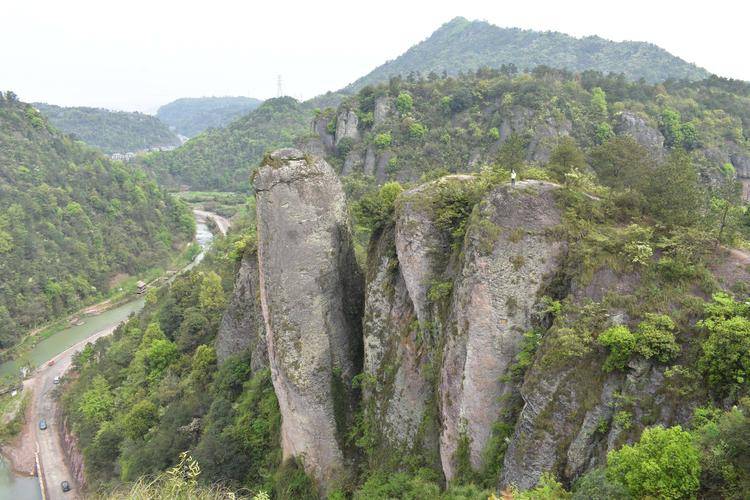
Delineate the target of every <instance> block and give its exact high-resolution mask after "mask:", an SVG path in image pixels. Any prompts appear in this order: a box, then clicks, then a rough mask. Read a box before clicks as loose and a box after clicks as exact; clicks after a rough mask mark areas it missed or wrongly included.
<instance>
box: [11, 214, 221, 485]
mask: <svg viewBox="0 0 750 500" xmlns="http://www.w3.org/2000/svg"><path fill="white" fill-rule="evenodd" d="M195 239H196V241H197V242H198V243H199V244H200V246H201V248H202V249H203V251H202V252H201V253H199V254H198V255H197V256H196V257H195V259H194V260H193V262H192V263H190V264H189V265H188V266H187V267H186V268H185V270H188V269H191V268H193V267H194V266H195V265H197V264H198V263H199V262H200V261H201V260H203V257H204V256H205V253H206V250H207V249H208V247H210V246H211V242H212V241H213V234H211V231H210V230H209V229H208V226H207V225H206V224H205V223H203V222H197V223H196V230H195ZM143 304H144V300H143V299H137V300H134V301H132V302H128V303H126V304H123V305H121V306H118V307H115V308H113V309H110V310H108V311H105V312H103V313H101V314H99V315H97V316H87V317H84V318H83V320H84V321H85V322H84V324H83V325H78V326H71V327H70V328H66V329H65V330H61V331H60V332H58V333H55V334H54V335H52V336H51V337H49V338H47V339H44V340H42V341H41V342H39V343H38V344H37V345H36V346H34V348H33V349H31V350H30V351H29V353H28V355H27V356H26V357H27V359H28V360H29V361H31V364H32V365H33V366H39V365H41V364H43V363H45V362H47V360H49V359H51V358H53V357H55V356H56V355H58V354H60V353H61V352H63V351H65V350H66V349H68V348H69V347H71V346H73V345H75V344H77V343H79V342H81V341H82V340H84V339H86V338H88V337H90V336H91V335H93V334H95V333H96V332H99V331H101V330H104V329H105V328H108V327H112V326H115V325H117V324H119V323H121V322H123V321H125V320H126V319H127V318H128V317H129V316H130V315H131V314H133V313H137V312H138V311H140V310H141V309H142V308H143ZM18 370H19V365H18V362H17V361H8V362H6V363H2V364H0V376H2V375H5V374H8V373H18ZM6 498H8V499H13V500H27V499H28V500H38V499H41V498H42V495H41V493H40V491H39V482H38V481H37V479H36V478H35V477H25V476H18V475H16V474H13V472H12V471H11V470H10V468H9V467H8V464H7V463H6V461H5V459H3V458H2V457H1V456H0V499H6Z"/></svg>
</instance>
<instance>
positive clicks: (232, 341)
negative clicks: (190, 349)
mask: <svg viewBox="0 0 750 500" xmlns="http://www.w3.org/2000/svg"><path fill="white" fill-rule="evenodd" d="M245 349H249V350H250V365H251V369H252V370H253V372H256V371H258V370H260V369H263V368H267V367H268V347H267V345H266V328H265V325H264V323H263V315H262V314H261V310H260V283H259V282H258V254H257V252H256V251H255V250H254V249H253V250H248V251H246V252H245V254H244V255H243V257H242V261H241V262H240V267H239V269H238V271H237V276H236V278H235V281H234V291H233V293H232V299H231V302H230V303H229V306H228V307H227V309H226V311H225V312H224V316H223V317H222V319H221V325H220V326H219V331H218V333H217V335H216V355H217V357H218V358H219V363H222V362H224V361H225V360H226V359H227V358H228V357H229V356H232V355H233V354H238V353H239V352H241V351H244V350H245Z"/></svg>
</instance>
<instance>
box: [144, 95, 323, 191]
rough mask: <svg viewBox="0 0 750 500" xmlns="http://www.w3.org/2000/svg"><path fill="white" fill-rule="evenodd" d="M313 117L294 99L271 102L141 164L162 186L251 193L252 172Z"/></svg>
mask: <svg viewBox="0 0 750 500" xmlns="http://www.w3.org/2000/svg"><path fill="white" fill-rule="evenodd" d="M311 114H312V110H311V109H310V108H308V106H305V105H302V104H300V103H299V102H297V101H296V100H294V99H292V98H291V97H279V98H275V99H269V100H267V101H265V102H263V104H261V105H260V106H259V107H258V108H257V109H254V110H252V111H250V112H248V113H247V114H246V115H244V116H242V117H240V118H237V119H236V120H234V121H233V122H231V123H229V124H228V125H227V126H226V127H224V128H219V129H209V130H206V131H205V132H202V133H201V134H199V135H197V136H195V137H193V138H192V139H191V140H189V141H188V142H186V143H185V144H184V145H182V146H181V147H179V148H177V149H175V150H174V151H166V152H161V153H153V154H150V155H147V156H146V157H145V158H144V159H143V161H142V163H143V166H144V167H145V168H147V169H148V170H151V171H153V172H154V173H155V174H156V176H157V178H158V179H159V181H160V182H161V183H162V184H166V185H170V186H175V187H177V186H179V185H182V184H187V185H189V186H190V187H191V188H192V189H201V190H224V191H247V190H248V189H249V187H250V185H249V179H250V169H252V168H254V167H255V166H257V165H258V164H259V163H260V161H261V159H262V158H263V155H264V154H265V153H266V152H268V151H270V150H273V149H276V148H279V147H284V146H292V145H293V144H294V139H295V138H296V137H297V136H299V135H302V134H304V133H305V132H306V131H307V130H308V128H309V125H310V115H311Z"/></svg>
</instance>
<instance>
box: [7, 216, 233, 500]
mask: <svg viewBox="0 0 750 500" xmlns="http://www.w3.org/2000/svg"><path fill="white" fill-rule="evenodd" d="M194 214H195V218H196V221H197V223H198V224H197V229H196V232H197V234H196V242H197V243H198V244H199V245H200V247H201V248H202V251H201V253H200V254H198V255H197V256H196V257H195V258H194V260H193V262H192V263H190V264H189V265H188V266H186V267H185V268H184V269H183V270H182V272H184V271H187V270H189V269H190V268H192V267H193V266H194V265H196V264H197V263H199V262H200V261H201V260H202V258H203V256H204V254H205V252H206V251H207V250H208V248H209V247H210V246H211V242H212V240H213V238H214V236H213V235H212V233H211V232H210V231H209V230H208V227H207V226H206V222H207V220H209V219H210V220H213V221H215V225H216V227H217V228H218V231H219V234H220V235H225V234H226V232H227V230H228V229H229V227H230V225H231V223H230V221H229V220H227V219H226V218H224V217H221V216H220V215H217V214H214V213H211V212H206V211H203V210H195V211H194ZM143 306H144V299H138V300H133V301H130V302H127V303H125V304H122V305H119V306H117V307H114V308H111V309H108V310H106V311H104V312H100V313H97V314H95V315H93V316H86V315H83V316H82V317H84V318H85V322H84V323H83V324H82V325H76V326H72V327H70V328H68V329H66V330H63V331H61V332H58V333H56V334H55V335H53V336H52V337H50V338H48V339H46V340H44V341H42V342H40V343H39V344H38V345H37V346H36V347H35V348H34V349H33V350H32V351H31V352H30V353H28V355H27V357H26V360H27V361H28V362H29V363H31V364H32V366H36V367H37V368H35V369H34V370H33V372H32V375H31V377H29V378H27V379H25V380H24V381H23V390H22V391H21V392H20V394H19V396H17V397H26V396H27V395H31V401H30V403H29V405H28V407H27V408H26V423H25V425H24V426H23V429H22V431H21V433H20V435H19V436H18V437H17V438H15V439H14V443H11V444H6V445H3V447H2V453H3V455H4V458H5V459H9V460H10V462H11V463H12V467H13V469H14V470H15V471H17V472H18V473H23V474H24V475H29V474H33V472H34V471H35V470H36V465H35V459H36V458H38V460H39V463H40V464H41V468H42V471H43V473H42V474H41V477H40V482H41V483H42V484H44V485H45V487H46V498H50V499H56V498H81V496H80V494H79V493H78V492H77V491H76V489H77V484H79V483H78V480H79V479H82V477H81V478H78V477H76V473H74V470H73V469H71V464H70V461H69V457H70V456H71V455H70V453H71V451H70V450H71V449H70V444H69V443H61V439H62V436H63V430H62V425H63V416H62V413H61V412H60V410H59V407H58V404H57V398H59V395H60V394H59V390H57V389H58V388H59V387H60V386H59V385H58V381H59V380H60V379H62V378H64V377H65V375H66V373H67V372H68V370H69V369H70V366H71V363H72V360H73V357H74V356H75V355H76V354H79V353H80V352H81V351H82V350H83V349H84V347H85V346H86V345H87V344H93V343H95V342H96V341H97V340H98V339H100V338H102V337H105V336H107V335H110V334H112V332H113V331H114V329H115V328H116V327H117V326H118V325H119V324H121V323H122V322H124V321H126V320H127V318H128V317H130V316H131V315H132V314H136V313H138V311H140V310H141V309H142V308H143ZM71 344H72V345H71ZM18 368H19V366H18V363H16V362H14V361H7V362H5V363H2V364H0V375H8V374H11V373H15V372H17V371H18ZM41 420H45V422H46V423H47V426H48V428H47V429H45V430H40V429H39V422H40V421H41ZM63 450H68V451H63ZM0 460H1V459H0ZM78 466H79V467H80V464H78ZM79 472H80V470H79ZM16 481H18V479H15V480H11V479H10V478H9V479H8V480H7V484H8V486H7V487H8V488H10V486H11V485H12V484H15V482H16ZM62 481H68V482H69V484H70V485H71V488H72V489H71V491H70V492H68V493H67V494H65V495H63V494H62V492H61V490H60V484H61V483H62ZM23 482H24V484H25V483H26V480H24V481H23ZM34 483H36V479H35V480H34ZM4 484H5V482H1V483H0V496H4V495H6V494H11V491H10V490H7V491H5V490H4V489H3V488H5V487H6V486H4ZM38 487H39V486H38V484H35V485H34V487H33V488H32V487H30V486H29V487H28V489H30V490H33V489H37V488H38ZM25 488H26V487H25ZM39 498H41V496H40V497H39Z"/></svg>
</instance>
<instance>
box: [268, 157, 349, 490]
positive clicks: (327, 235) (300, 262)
mask: <svg viewBox="0 0 750 500" xmlns="http://www.w3.org/2000/svg"><path fill="white" fill-rule="evenodd" d="M254 184H255V190H256V201H257V217H258V262H259V280H260V296H261V307H262V313H263V318H264V321H265V326H266V334H267V341H268V354H269V364H270V367H271V374H272V380H273V385H274V389H275V392H276V395H277V397H278V401H279V407H280V410H281V415H282V429H281V435H282V450H283V455H284V457H285V458H287V457H296V458H297V459H298V460H300V461H301V462H302V464H303V466H304V468H305V471H306V472H307V473H308V474H309V475H310V476H311V477H312V478H314V480H315V481H316V482H317V483H318V484H319V485H320V487H321V488H322V490H323V492H327V491H328V490H329V489H330V488H331V487H332V486H333V485H334V484H335V483H336V482H337V481H339V480H342V479H343V478H344V477H345V476H346V475H347V469H348V468H349V466H350V463H349V460H348V456H347V452H346V442H345V441H346V432H347V425H348V421H347V420H348V418H350V417H351V415H352V414H353V401H352V399H353V396H352V392H351V379H352V377H353V376H354V375H356V374H357V373H359V372H360V370H361V366H362V326H361V318H362V307H363V304H362V301H363V284H362V277H361V273H360V271H359V269H358V266H357V263H356V261H355V257H354V250H353V246H352V241H351V231H350V227H349V217H348V212H347V207H346V200H345V197H344V193H343V190H342V187H341V183H340V182H339V180H338V178H337V177H336V175H335V173H334V172H333V170H332V169H331V167H330V166H329V165H328V164H327V163H326V162H325V161H323V160H320V159H314V158H311V157H307V156H305V155H304V154H303V153H302V152H301V151H298V150H294V149H283V150H279V151H276V152H274V153H272V154H271V155H270V156H269V157H268V158H267V159H266V160H265V161H264V164H263V165H262V166H261V167H260V168H259V170H258V171H257V173H256V176H255V180H254Z"/></svg>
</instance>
